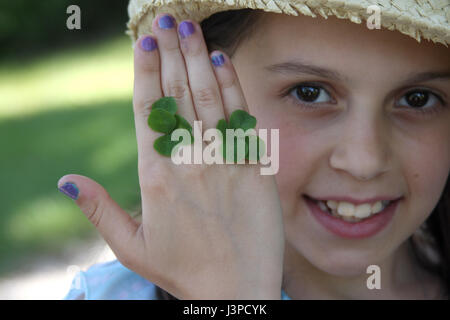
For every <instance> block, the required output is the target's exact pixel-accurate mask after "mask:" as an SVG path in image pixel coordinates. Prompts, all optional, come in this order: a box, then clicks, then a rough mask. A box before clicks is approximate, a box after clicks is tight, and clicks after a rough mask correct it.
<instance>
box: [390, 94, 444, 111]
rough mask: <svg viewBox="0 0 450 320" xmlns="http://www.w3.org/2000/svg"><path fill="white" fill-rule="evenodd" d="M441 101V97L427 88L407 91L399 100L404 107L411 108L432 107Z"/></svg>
mask: <svg viewBox="0 0 450 320" xmlns="http://www.w3.org/2000/svg"><path fill="white" fill-rule="evenodd" d="M439 102H441V103H442V100H441V98H440V97H438V96H437V95H435V94H434V93H432V92H430V91H426V90H414V91H410V92H408V93H406V94H405V95H404V96H403V97H402V98H401V99H400V101H399V105H400V106H402V107H408V108H411V109H417V110H419V109H430V108H433V106H435V105H436V104H438V103H439Z"/></svg>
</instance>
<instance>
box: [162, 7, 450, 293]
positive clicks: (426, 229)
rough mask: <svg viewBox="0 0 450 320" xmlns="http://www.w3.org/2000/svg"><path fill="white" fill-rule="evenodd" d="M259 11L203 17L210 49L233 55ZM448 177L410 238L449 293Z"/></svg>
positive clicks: (250, 31) (254, 24)
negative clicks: (439, 195)
mask: <svg viewBox="0 0 450 320" xmlns="http://www.w3.org/2000/svg"><path fill="white" fill-rule="evenodd" d="M259 13H261V10H254V9H240V10H229V11H223V12H219V13H216V14H213V15H212V16H210V17H209V18H207V19H205V20H203V21H202V22H201V27H202V31H203V35H204V38H205V41H206V44H207V47H208V51H209V52H211V51H213V50H221V51H223V52H225V53H226V54H227V55H228V56H229V57H230V58H231V57H232V56H233V55H234V53H235V52H236V49H237V48H238V47H239V45H240V44H241V42H242V41H244V40H245V39H247V38H248V37H250V36H251V35H252V34H253V31H254V30H255V29H256V27H257V25H258V23H259V22H260V21H261V15H260V14H259ZM448 180H449V179H448V177H447V183H446V186H445V189H444V192H443V193H442V196H441V198H440V200H439V202H438V204H437V206H436V207H435V208H434V210H433V211H432V213H431V215H430V216H429V217H428V219H427V220H426V221H425V223H424V224H423V227H422V228H421V229H420V230H418V231H422V233H420V234H419V233H417V234H414V235H412V236H411V237H410V239H409V242H410V244H411V247H412V249H413V252H414V254H415V256H416V257H417V261H418V262H419V263H420V264H421V265H422V266H423V267H424V268H425V269H427V270H430V271H431V272H434V273H436V274H438V275H439V276H440V278H441V279H442V281H443V283H444V285H445V290H446V292H444V293H443V294H444V295H447V296H448V294H449V291H450V230H449V227H450V186H449V181H448ZM430 245H431V246H432V248H431V249H432V250H434V251H435V252H437V255H438V257H439V259H438V260H436V257H435V256H431V255H430V253H429V250H430ZM433 257H434V258H433ZM156 296H157V297H158V299H161V300H176V298H175V297H174V296H172V295H171V294H169V293H168V292H166V291H165V290H163V289H161V288H160V287H156Z"/></svg>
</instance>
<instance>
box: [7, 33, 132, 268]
mask: <svg viewBox="0 0 450 320" xmlns="http://www.w3.org/2000/svg"><path fill="white" fill-rule="evenodd" d="M132 74H133V70H132V50H131V43H130V40H129V39H127V38H125V37H120V38H117V39H113V40H109V41H107V42H104V43H100V44H98V45H96V46H89V47H84V48H78V49H76V50H69V51H63V52H60V53H54V54H52V55H51V56H48V57H42V58H40V59H36V60H35V61H32V62H29V63H21V64H19V63H15V62H10V63H5V62H4V63H2V64H0V96H1V97H2V101H1V103H0V148H1V149H0V150H1V152H0V200H1V203H2V206H1V211H0V219H1V223H0V272H2V273H7V272H8V271H10V270H13V269H17V267H18V266H19V264H20V261H21V259H23V258H24V257H35V256H39V255H40V254H43V253H49V252H60V251H61V250H64V248H65V245H66V244H67V243H68V242H69V241H71V240H73V239H78V240H79V239H84V238H90V237H92V236H93V235H94V234H95V233H96V231H95V229H94V227H93V226H91V224H90V223H89V222H88V221H87V219H86V218H85V217H84V215H83V213H82V212H81V211H80V210H79V208H78V207H77V206H76V205H75V203H74V202H73V200H71V199H70V198H68V197H66V196H64V195H63V194H62V193H60V192H59V191H58V190H57V181H58V180H59V178H60V177H62V176H63V175H65V174H69V173H76V174H81V175H85V176H88V177H90V178H92V179H94V180H95V181H97V182H99V183H100V184H101V185H103V186H104V187H105V189H106V190H107V191H108V192H109V193H110V195H111V196H112V198H113V199H114V200H115V201H116V202H118V203H119V205H120V206H121V207H122V208H124V209H125V210H127V211H129V212H131V211H133V210H134V209H135V208H136V206H137V204H139V202H140V198H139V197H140V194H139V183H138V176H137V146H136V136H135V128H134V119H133V110H132V100H131V99H132V98H131V97H132V85H133V83H132Z"/></svg>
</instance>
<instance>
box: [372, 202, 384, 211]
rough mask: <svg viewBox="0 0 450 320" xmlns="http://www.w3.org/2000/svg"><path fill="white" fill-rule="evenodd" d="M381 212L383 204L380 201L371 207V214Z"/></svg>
mask: <svg viewBox="0 0 450 320" xmlns="http://www.w3.org/2000/svg"><path fill="white" fill-rule="evenodd" d="M381 210H383V204H382V203H381V201H377V202H375V203H374V204H373V205H372V213H378V212H380V211H381Z"/></svg>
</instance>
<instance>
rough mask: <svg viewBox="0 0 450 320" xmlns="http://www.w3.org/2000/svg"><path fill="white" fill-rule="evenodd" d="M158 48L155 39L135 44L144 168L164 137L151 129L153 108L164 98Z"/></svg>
mask: <svg viewBox="0 0 450 320" xmlns="http://www.w3.org/2000/svg"><path fill="white" fill-rule="evenodd" d="M157 46H158V44H157V41H156V38H155V37H151V36H142V37H140V38H139V39H138V40H137V41H136V44H135V48H134V93H133V108H134V120H135V126H136V140H137V145H138V161H139V164H140V165H142V166H146V165H147V164H146V163H145V162H151V161H152V160H154V159H155V157H156V156H157V155H158V153H157V151H156V150H154V148H153V143H154V141H155V139H157V138H158V137H160V136H161V135H162V134H161V133H159V132H156V131H153V130H152V129H150V127H149V126H148V116H149V114H150V111H151V106H152V104H153V103H154V102H155V101H156V100H158V99H160V98H161V97H162V91H161V76H160V61H159V53H158V48H157ZM157 158H158V157H157Z"/></svg>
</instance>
